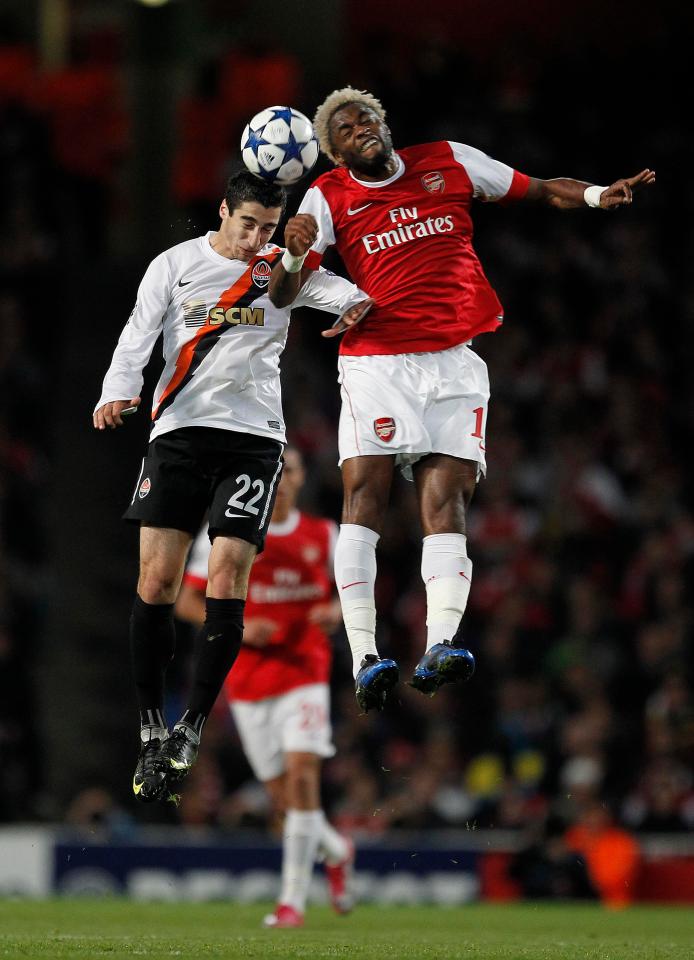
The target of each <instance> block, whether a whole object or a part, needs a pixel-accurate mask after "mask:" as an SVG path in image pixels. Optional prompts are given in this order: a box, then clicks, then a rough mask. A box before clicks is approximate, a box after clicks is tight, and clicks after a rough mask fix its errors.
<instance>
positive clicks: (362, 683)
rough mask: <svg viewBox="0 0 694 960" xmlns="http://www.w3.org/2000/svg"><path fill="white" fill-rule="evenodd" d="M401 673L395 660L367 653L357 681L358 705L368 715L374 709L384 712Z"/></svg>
mask: <svg viewBox="0 0 694 960" xmlns="http://www.w3.org/2000/svg"><path fill="white" fill-rule="evenodd" d="M399 677H400V671H399V669H398V665H397V663H396V662H395V660H381V658H380V657H377V656H376V655H375V654H373V653H367V654H366V656H365V657H364V659H363V660H362V662H361V668H360V670H359V673H358V674H357V676H356V680H355V692H356V695H357V703H358V704H359V706H360V707H361V709H362V710H363V711H364V713H368V712H369V710H371V708H372V707H375V708H376V709H377V710H382V709H383V707H384V705H385V702H386V700H387V699H388V694H389V693H390V691H391V690H392V689H393V687H394V686H395V684H396V683H397V682H398V679H399Z"/></svg>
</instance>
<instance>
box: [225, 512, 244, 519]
mask: <svg viewBox="0 0 694 960" xmlns="http://www.w3.org/2000/svg"><path fill="white" fill-rule="evenodd" d="M224 516H225V517H229V519H230V520H234V519H235V518H237V519H239V520H246V519H247V517H246V514H245V513H229V511H228V510H226V511H225V512H224Z"/></svg>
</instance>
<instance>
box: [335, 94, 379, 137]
mask: <svg viewBox="0 0 694 960" xmlns="http://www.w3.org/2000/svg"><path fill="white" fill-rule="evenodd" d="M361 120H366V121H369V122H374V123H380V122H381V118H380V117H379V115H378V114H377V113H376V111H375V110H374V109H373V108H372V107H370V106H368V104H366V103H359V102H358V101H355V102H354V103H346V104H345V105H344V106H342V107H338V109H337V110H336V111H335V113H334V114H333V115H332V117H331V118H330V128H331V129H332V130H339V128H340V127H351V126H353V125H354V124H355V123H359V121H361Z"/></svg>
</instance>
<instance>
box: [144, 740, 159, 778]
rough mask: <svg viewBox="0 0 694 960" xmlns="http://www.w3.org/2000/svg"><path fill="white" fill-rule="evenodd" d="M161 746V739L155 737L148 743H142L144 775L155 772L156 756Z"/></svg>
mask: <svg viewBox="0 0 694 960" xmlns="http://www.w3.org/2000/svg"><path fill="white" fill-rule="evenodd" d="M160 746H161V740H159V739H156V738H155V739H154V740H148V741H147V743H143V744H142V750H141V751H140V755H141V757H142V773H143V776H148V775H149V774H151V773H154V771H155V769H156V764H155V762H154V761H155V758H156V757H157V755H158V753H159V748H160Z"/></svg>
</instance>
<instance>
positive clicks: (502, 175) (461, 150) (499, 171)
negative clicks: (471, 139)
mask: <svg viewBox="0 0 694 960" xmlns="http://www.w3.org/2000/svg"><path fill="white" fill-rule="evenodd" d="M448 144H449V146H450V148H451V150H452V151H453V156H454V157H455V159H456V160H457V161H458V163H459V164H460V165H461V166H463V167H465V171H466V173H467V175H468V176H469V177H470V180H471V181H472V185H473V187H474V194H473V196H474V197H475V198H476V199H477V200H485V201H491V200H502V199H503V198H504V197H505V196H506V194H507V193H508V191H509V190H510V188H511V183H512V181H513V167H509V166H507V165H506V164H505V163H501V162H500V161H499V160H493V159H492V158H491V157H488V156H487V154H486V153H482V151H481V150H477V148H476V147H469V146H468V145H467V144H466V143H454V142H453V141H451V140H449V141H448Z"/></svg>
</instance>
